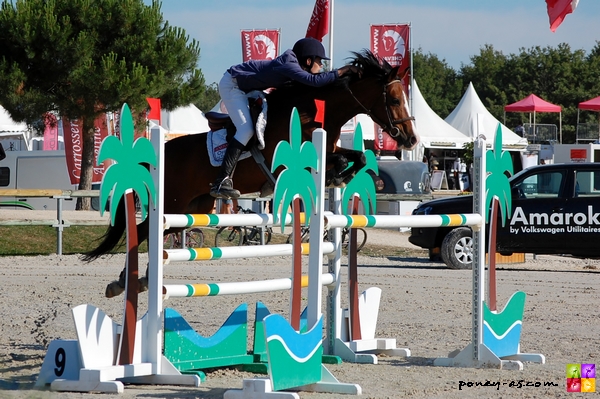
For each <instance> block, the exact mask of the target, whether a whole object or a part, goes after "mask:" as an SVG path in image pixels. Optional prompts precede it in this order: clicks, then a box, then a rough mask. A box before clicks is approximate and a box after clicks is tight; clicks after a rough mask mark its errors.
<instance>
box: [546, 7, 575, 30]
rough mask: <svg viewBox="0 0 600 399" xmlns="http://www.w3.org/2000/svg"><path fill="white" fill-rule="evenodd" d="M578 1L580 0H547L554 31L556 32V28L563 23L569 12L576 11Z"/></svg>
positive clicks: (551, 27)
mask: <svg viewBox="0 0 600 399" xmlns="http://www.w3.org/2000/svg"><path fill="white" fill-rule="evenodd" d="M577 3H579V0H546V5H547V6H548V18H549V19H550V30H551V31H552V32H556V29H557V28H558V27H559V26H560V24H562V22H563V20H564V19H565V17H566V16H567V14H571V13H572V12H573V11H575V8H576V7H577Z"/></svg>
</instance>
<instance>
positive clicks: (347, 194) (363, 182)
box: [342, 123, 379, 215]
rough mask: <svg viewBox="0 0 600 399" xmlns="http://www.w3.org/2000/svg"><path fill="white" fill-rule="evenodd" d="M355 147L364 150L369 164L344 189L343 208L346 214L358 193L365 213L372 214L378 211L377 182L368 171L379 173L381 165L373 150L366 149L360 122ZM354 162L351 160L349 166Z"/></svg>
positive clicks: (355, 136)
mask: <svg viewBox="0 0 600 399" xmlns="http://www.w3.org/2000/svg"><path fill="white" fill-rule="evenodd" d="M353 145H354V149H355V150H356V151H361V152H364V154H365V157H366V159H367V164H366V165H365V166H364V167H363V168H362V169H360V170H359V171H358V172H356V175H355V176H354V177H353V178H352V180H350V182H349V183H348V185H347V186H346V187H345V188H344V190H343V191H342V209H343V211H344V213H345V214H347V213H348V203H349V202H350V200H351V199H352V197H353V196H354V195H358V196H359V197H360V199H361V201H362V203H363V206H364V207H365V214H367V215H372V214H374V213H375V212H376V208H377V200H376V195H375V182H374V181H373V178H372V177H371V175H370V174H369V173H368V171H369V170H371V171H373V172H374V173H375V174H378V173H379V166H378V165H377V158H376V157H375V154H374V153H373V151H371V150H367V151H365V146H364V141H363V133H362V127H361V125H360V123H359V124H358V125H356V129H355V130H354V142H353ZM352 164H353V162H351V163H350V164H349V165H348V167H350V166H351V165H352Z"/></svg>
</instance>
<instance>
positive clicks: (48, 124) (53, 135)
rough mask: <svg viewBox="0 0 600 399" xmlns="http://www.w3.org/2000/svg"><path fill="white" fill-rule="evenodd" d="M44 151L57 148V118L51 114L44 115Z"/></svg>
mask: <svg viewBox="0 0 600 399" xmlns="http://www.w3.org/2000/svg"><path fill="white" fill-rule="evenodd" d="M43 150H44V151H55V150H58V120H57V119H56V116H54V115H52V114H45V115H44V147H43Z"/></svg>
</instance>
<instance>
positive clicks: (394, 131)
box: [348, 79, 415, 138]
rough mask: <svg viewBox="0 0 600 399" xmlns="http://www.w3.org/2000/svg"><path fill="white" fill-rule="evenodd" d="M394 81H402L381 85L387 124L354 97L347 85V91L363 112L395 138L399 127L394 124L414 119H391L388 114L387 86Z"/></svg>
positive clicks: (409, 117)
mask: <svg viewBox="0 0 600 399" xmlns="http://www.w3.org/2000/svg"><path fill="white" fill-rule="evenodd" d="M395 83H399V84H402V81H401V80H398V79H396V80H392V81H391V82H388V83H386V84H385V85H384V86H383V105H384V106H385V112H386V114H387V119H388V122H389V124H388V123H385V122H382V121H381V120H380V119H379V118H377V117H376V116H375V115H373V114H372V112H371V109H369V108H367V107H365V106H364V104H363V103H361V102H360V101H359V99H358V98H356V96H355V95H354V93H353V92H352V90H351V89H350V88H349V87H348V91H349V92H350V95H351V96H352V98H354V100H355V101H356V102H357V103H358V105H360V106H361V108H362V109H363V110H364V111H365V114H367V115H369V117H371V119H373V121H374V122H375V123H377V124H378V125H379V126H381V127H382V128H383V130H384V131H386V132H388V134H389V135H390V136H392V137H394V138H396V137H398V136H399V135H400V129H398V128H397V127H396V126H394V125H397V124H400V123H404V122H408V121H414V120H415V117H414V116H407V117H406V118H402V119H394V120H392V115H391V114H390V109H389V108H388V106H387V88H388V86H390V85H393V84H395Z"/></svg>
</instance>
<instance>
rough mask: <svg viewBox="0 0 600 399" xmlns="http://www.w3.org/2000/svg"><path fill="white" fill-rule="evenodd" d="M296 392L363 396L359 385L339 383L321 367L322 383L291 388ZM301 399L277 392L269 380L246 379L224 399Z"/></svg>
mask: <svg viewBox="0 0 600 399" xmlns="http://www.w3.org/2000/svg"><path fill="white" fill-rule="evenodd" d="M291 389H293V390H294V391H304V392H326V393H337V394H346V395H361V394H362V388H361V387H360V385H358V384H346V383H342V382H339V381H338V380H337V379H336V378H335V377H334V376H333V374H331V372H330V371H329V370H327V368H326V367H325V366H323V365H321V381H319V382H316V383H314V384H308V385H302V386H299V387H295V388H291ZM262 398H268V399H300V396H299V395H298V394H297V393H295V392H288V391H275V392H273V387H272V385H271V380H270V379H269V378H250V379H244V382H243V388H242V389H230V390H228V391H225V394H224V395H223V399H262Z"/></svg>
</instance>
